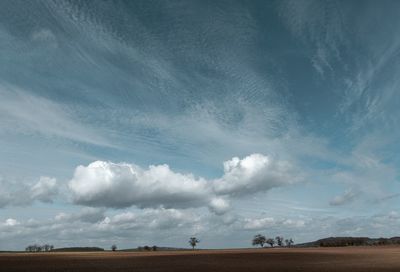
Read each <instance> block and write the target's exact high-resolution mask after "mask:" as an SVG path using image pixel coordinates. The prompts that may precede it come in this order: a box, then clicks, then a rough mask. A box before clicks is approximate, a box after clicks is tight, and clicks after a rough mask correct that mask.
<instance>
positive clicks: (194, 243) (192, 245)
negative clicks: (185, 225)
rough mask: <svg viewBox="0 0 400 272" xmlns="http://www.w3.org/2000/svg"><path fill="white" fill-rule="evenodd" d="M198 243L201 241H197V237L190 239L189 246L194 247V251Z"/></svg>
mask: <svg viewBox="0 0 400 272" xmlns="http://www.w3.org/2000/svg"><path fill="white" fill-rule="evenodd" d="M198 243H200V240H199V239H197V238H196V237H190V239H189V244H190V246H191V247H192V249H193V250H194V247H195V246H196V245H197V244H198Z"/></svg>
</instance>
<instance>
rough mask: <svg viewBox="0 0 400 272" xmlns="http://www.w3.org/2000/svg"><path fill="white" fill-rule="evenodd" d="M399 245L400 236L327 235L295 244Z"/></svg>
mask: <svg viewBox="0 0 400 272" xmlns="http://www.w3.org/2000/svg"><path fill="white" fill-rule="evenodd" d="M377 245H400V237H392V238H369V237H329V238H324V239H319V240H317V241H314V242H309V243H304V244H297V245H296V247H343V246H377Z"/></svg>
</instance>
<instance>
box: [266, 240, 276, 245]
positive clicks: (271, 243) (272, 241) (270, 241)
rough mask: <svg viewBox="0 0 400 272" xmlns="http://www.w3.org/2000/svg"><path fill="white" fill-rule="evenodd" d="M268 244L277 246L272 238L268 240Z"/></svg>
mask: <svg viewBox="0 0 400 272" xmlns="http://www.w3.org/2000/svg"><path fill="white" fill-rule="evenodd" d="M266 242H267V244H269V245H270V246H271V247H274V245H275V240H274V239H272V238H268V239H267V241H266Z"/></svg>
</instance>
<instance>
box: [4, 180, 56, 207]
mask: <svg viewBox="0 0 400 272" xmlns="http://www.w3.org/2000/svg"><path fill="white" fill-rule="evenodd" d="M0 185H1V186H0V208H3V207H6V206H27V205H30V204H32V203H34V202H35V201H40V202H44V203H51V202H53V200H54V198H55V197H56V196H57V195H58V187H57V181H56V179H55V178H50V177H40V179H39V181H38V182H37V183H35V184H32V185H27V184H24V185H18V186H14V185H13V184H11V183H9V182H6V181H5V180H1V179H0ZM15 187H16V188H15Z"/></svg>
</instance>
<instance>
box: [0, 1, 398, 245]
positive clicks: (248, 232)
mask: <svg viewBox="0 0 400 272" xmlns="http://www.w3.org/2000/svg"><path fill="white" fill-rule="evenodd" d="M399 13H400V2H399V1H385V0H384V1H320V0H316V1H313V0H295V1H286V0H281V1H234V0H230V1H223V0H218V1H203V0H201V1H193V0H185V1H178V0H175V1H167V0H165V1H153V0H146V1H144V0H135V1H86V0H85V1H66V0H65V1H40V0H34V1H20V0H12V1H11V0H4V1H0V250H6V249H8V250H22V249H24V248H25V247H26V246H27V245H29V244H32V243H39V244H44V243H49V244H53V245H54V246H55V247H66V246H100V247H104V248H107V249H108V248H109V247H110V246H111V245H112V244H116V245H117V246H118V247H119V248H135V247H137V246H143V245H158V246H175V247H188V246H189V244H188V239H189V237H191V236H196V237H198V238H199V239H200V241H201V242H200V244H199V247H200V248H228V247H250V246H251V239H252V237H253V236H254V235H255V234H257V233H261V234H264V235H266V236H268V237H275V236H277V235H281V236H284V237H287V238H289V237H291V238H293V239H294V241H295V242H296V243H301V242H307V241H311V240H316V239H319V238H324V237H328V236H371V237H391V236H396V235H397V236H398V235H399V233H400V224H399V223H400V210H399V204H400V186H399V182H400V176H399V167H400V157H399V156H398V154H399V151H400V144H399V142H398V139H399V136H400V118H399V116H400V95H399V94H400V93H399V87H400V21H399V19H398V18H399V15H400V14H399Z"/></svg>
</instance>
